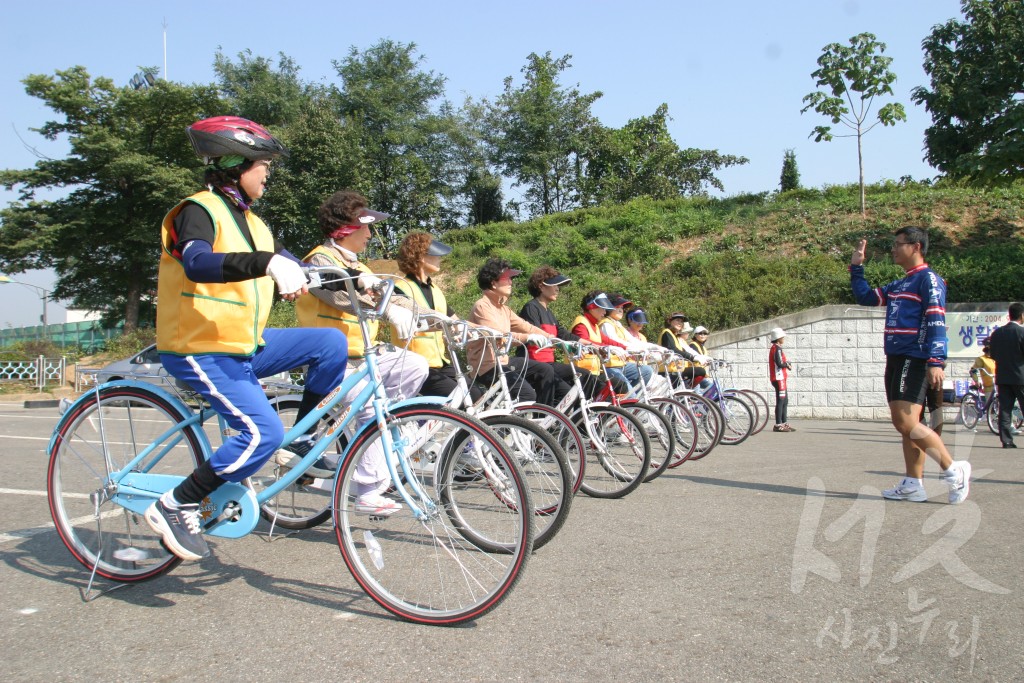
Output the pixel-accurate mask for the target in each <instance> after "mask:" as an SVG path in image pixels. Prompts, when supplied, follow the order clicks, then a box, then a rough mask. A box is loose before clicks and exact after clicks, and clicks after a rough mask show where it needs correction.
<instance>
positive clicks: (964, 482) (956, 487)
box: [942, 460, 971, 505]
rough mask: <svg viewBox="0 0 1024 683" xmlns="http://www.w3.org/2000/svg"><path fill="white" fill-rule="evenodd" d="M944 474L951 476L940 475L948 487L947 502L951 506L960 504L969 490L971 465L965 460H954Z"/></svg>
mask: <svg viewBox="0 0 1024 683" xmlns="http://www.w3.org/2000/svg"><path fill="white" fill-rule="evenodd" d="M946 472H948V473H950V474H952V476H947V475H946V474H943V475H942V478H943V479H944V480H945V481H946V483H947V484H948V485H949V502H950V504H952V505H956V504H958V503H962V502H964V501H965V500H966V499H967V494H968V493H969V492H970V490H971V463H969V462H968V461H966V460H954V461H953V464H952V465H950V466H949V469H948V470H946Z"/></svg>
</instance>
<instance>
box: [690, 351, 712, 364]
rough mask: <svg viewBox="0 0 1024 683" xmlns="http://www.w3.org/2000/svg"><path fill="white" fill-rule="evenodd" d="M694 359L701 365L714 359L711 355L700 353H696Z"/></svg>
mask: <svg viewBox="0 0 1024 683" xmlns="http://www.w3.org/2000/svg"><path fill="white" fill-rule="evenodd" d="M693 359H694V360H695V361H697V362H698V363H700V364H701V365H710V363H711V361H712V360H714V359H713V358H712V357H711V356H705V355H702V354H700V353H698V354H696V355H694V357H693Z"/></svg>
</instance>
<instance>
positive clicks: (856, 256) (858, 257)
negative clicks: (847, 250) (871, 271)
mask: <svg viewBox="0 0 1024 683" xmlns="http://www.w3.org/2000/svg"><path fill="white" fill-rule="evenodd" d="M867 248H868V241H867V240H861V241H860V242H858V243H857V249H856V250H855V251H854V252H853V256H851V257H850V265H851V266H859V265H860V264H862V263H864V251H865V250H866V249H867Z"/></svg>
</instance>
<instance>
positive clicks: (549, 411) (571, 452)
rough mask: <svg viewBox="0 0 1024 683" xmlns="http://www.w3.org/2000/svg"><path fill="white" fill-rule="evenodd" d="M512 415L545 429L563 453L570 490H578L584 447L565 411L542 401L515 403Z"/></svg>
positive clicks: (583, 468)
mask: <svg viewBox="0 0 1024 683" xmlns="http://www.w3.org/2000/svg"><path fill="white" fill-rule="evenodd" d="M512 413H513V414H514V415H521V416H523V417H525V418H526V419H527V420H530V421H531V422H533V423H535V424H537V425H538V426H540V427H541V428H542V429H544V430H546V431H547V433H548V434H550V435H551V436H552V437H553V438H554V439H555V443H557V444H558V446H559V447H560V448H561V449H562V451H563V452H564V453H565V459H566V461H567V462H568V463H569V471H570V472H571V474H572V492H573V493H574V494H575V493H576V492H577V491H579V490H580V485H581V484H582V483H583V475H584V470H585V466H586V447H585V446H584V444H583V437H582V436H580V432H579V430H578V429H576V426H575V425H574V424H573V423H572V421H571V420H570V419H569V418H568V417H566V415H565V413H563V412H561V411H560V410H558V409H556V408H552V407H551V406H547V405H544V404H543V403H517V404H516V405H514V406H512Z"/></svg>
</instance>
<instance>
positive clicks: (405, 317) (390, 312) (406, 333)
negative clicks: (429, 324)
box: [378, 278, 416, 339]
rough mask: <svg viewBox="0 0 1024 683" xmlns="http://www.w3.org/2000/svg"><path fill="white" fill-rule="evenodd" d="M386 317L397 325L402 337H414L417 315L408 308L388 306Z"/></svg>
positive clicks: (397, 330)
mask: <svg viewBox="0 0 1024 683" xmlns="http://www.w3.org/2000/svg"><path fill="white" fill-rule="evenodd" d="M378 279H379V278H378ZM384 319H385V320H387V321H388V322H389V323H391V324H392V325H394V326H395V332H397V333H398V337H399V338H400V339H412V336H413V334H415V333H416V316H415V315H413V312H412V311H410V310H409V309H408V308H402V307H401V306H388V309H387V310H386V311H384Z"/></svg>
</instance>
